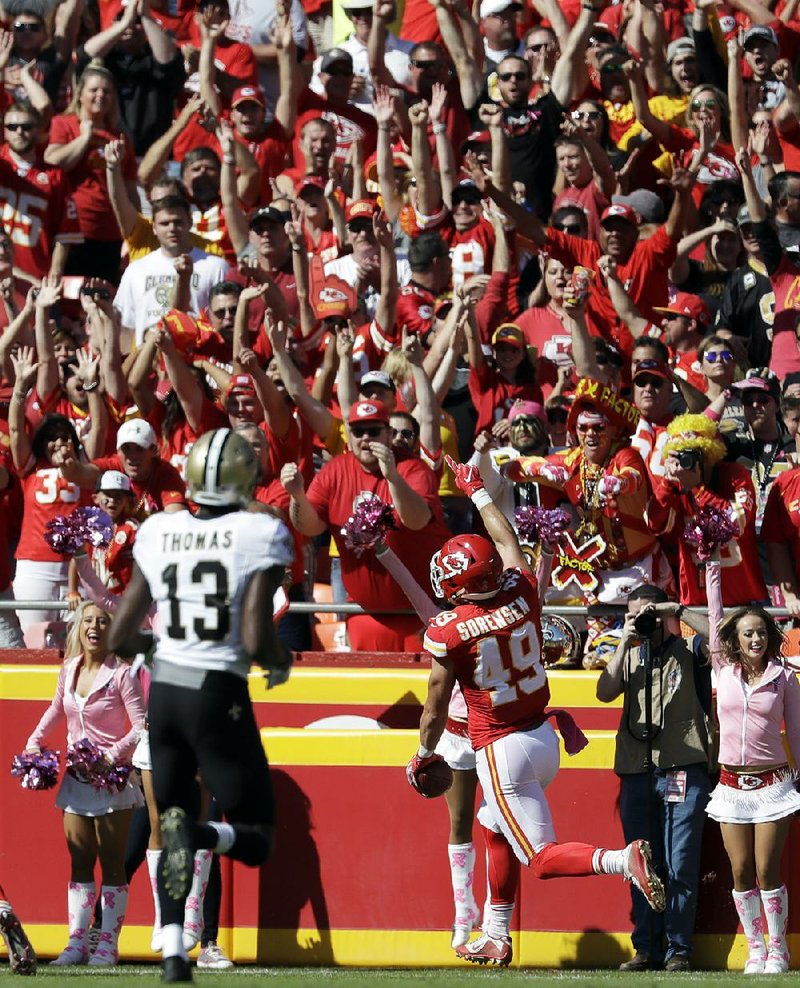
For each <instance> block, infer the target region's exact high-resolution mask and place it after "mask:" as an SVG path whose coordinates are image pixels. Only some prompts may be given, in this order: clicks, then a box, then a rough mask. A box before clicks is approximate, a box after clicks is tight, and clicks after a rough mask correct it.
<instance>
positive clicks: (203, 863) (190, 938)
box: [183, 850, 213, 951]
mask: <svg viewBox="0 0 800 988" xmlns="http://www.w3.org/2000/svg"><path fill="white" fill-rule="evenodd" d="M212 854H213V851H206V850H202V851H195V852H194V876H193V878H192V887H191V888H190V889H189V895H188V896H187V897H186V908H185V912H184V916H183V946H184V949H185V950H187V951H189V950H191V949H192V948H193V947H195V946H196V945H197V944H198V943H199V942H200V937H201V935H202V933H203V901H204V900H205V897H206V890H207V889H208V873H209V872H210V871H211V855H212Z"/></svg>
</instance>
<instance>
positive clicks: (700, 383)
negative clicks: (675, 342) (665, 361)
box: [669, 350, 708, 394]
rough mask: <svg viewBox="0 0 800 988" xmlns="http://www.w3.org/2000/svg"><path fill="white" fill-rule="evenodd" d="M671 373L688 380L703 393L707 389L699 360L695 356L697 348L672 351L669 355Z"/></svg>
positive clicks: (706, 382)
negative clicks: (678, 351)
mask: <svg viewBox="0 0 800 988" xmlns="http://www.w3.org/2000/svg"><path fill="white" fill-rule="evenodd" d="M669 362H670V365H671V367H672V373H673V374H675V376H676V377H680V378H682V379H683V380H684V381H688V382H689V384H691V385H692V386H693V387H695V388H697V390H698V391H702V392H703V394H705V393H706V391H707V390H708V381H707V380H706V379H705V377H704V376H703V374H702V373H701V371H700V361H699V360H698V357H697V350H685V351H684V352H683V353H675V351H673V352H672V354H671V356H670V360H669Z"/></svg>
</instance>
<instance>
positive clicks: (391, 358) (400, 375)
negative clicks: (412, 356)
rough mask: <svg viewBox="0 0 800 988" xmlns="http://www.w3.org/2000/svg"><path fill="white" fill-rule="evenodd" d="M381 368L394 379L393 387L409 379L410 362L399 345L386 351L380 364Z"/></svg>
mask: <svg viewBox="0 0 800 988" xmlns="http://www.w3.org/2000/svg"><path fill="white" fill-rule="evenodd" d="M381 370H382V371H383V372H384V373H386V374H388V375H389V377H390V378H391V379H392V380H393V381H394V384H395V387H398V386H399V385H401V384H405V383H406V381H408V380H410V379H411V364H410V363H409V362H408V357H407V356H406V355H405V353H404V352H403V351H402V350H401V349H399V347H398V348H396V349H394V350H390V351H389V353H387V355H386V356H385V357H384V359H383V363H382V364H381Z"/></svg>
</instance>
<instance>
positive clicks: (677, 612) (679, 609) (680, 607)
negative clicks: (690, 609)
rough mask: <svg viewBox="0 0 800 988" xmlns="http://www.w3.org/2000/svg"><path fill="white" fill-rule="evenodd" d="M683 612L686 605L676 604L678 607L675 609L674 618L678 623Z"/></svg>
mask: <svg viewBox="0 0 800 988" xmlns="http://www.w3.org/2000/svg"><path fill="white" fill-rule="evenodd" d="M685 610H686V605H685V604H678V606H677V607H676V608H675V617H676V618H677V619H678V620H679V621H680V619H681V614H683V612H684V611H685Z"/></svg>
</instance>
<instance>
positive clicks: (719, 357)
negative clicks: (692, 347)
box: [703, 350, 733, 364]
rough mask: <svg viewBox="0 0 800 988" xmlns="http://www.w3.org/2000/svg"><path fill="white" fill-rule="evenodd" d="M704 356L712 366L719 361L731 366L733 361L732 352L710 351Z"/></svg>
mask: <svg viewBox="0 0 800 988" xmlns="http://www.w3.org/2000/svg"><path fill="white" fill-rule="evenodd" d="M703 356H704V357H705V359H706V360H707V361H708V362H709V363H710V364H716V363H717V361H722V363H723V364H729V363H730V362H731V361H732V360H733V354H732V353H731V351H730V350H720V351H719V353H717V351H716V350H709V351H708V353H704V354H703Z"/></svg>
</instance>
